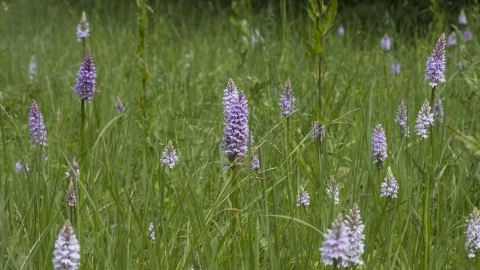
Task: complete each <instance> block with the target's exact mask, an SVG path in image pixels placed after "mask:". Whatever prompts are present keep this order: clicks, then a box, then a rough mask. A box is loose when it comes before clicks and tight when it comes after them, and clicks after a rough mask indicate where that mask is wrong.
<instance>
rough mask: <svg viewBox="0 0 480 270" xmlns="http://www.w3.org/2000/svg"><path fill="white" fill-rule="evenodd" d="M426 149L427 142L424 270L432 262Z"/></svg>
mask: <svg viewBox="0 0 480 270" xmlns="http://www.w3.org/2000/svg"><path fill="white" fill-rule="evenodd" d="M426 148H427V147H426V142H423V150H424V151H423V157H424V161H425V193H424V198H423V235H424V241H425V250H424V262H423V263H424V265H423V266H424V269H428V262H429V260H430V170H429V168H428V158H427V149H426Z"/></svg>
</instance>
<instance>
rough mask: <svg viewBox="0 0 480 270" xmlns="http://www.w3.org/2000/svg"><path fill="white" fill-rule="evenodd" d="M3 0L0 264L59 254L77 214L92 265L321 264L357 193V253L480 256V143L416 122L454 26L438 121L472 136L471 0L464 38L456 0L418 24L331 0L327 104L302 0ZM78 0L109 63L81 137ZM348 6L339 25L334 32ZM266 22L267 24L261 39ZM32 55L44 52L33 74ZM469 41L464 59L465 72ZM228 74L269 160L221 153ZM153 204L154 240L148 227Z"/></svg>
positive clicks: (459, 263)
mask: <svg viewBox="0 0 480 270" xmlns="http://www.w3.org/2000/svg"><path fill="white" fill-rule="evenodd" d="M2 3H3V4H1V5H0V36H1V39H0V104H2V108H1V109H0V115H1V117H0V119H1V122H0V127H1V141H0V179H1V181H0V206H1V208H0V254H2V256H0V268H6V269H19V268H23V269H50V268H51V267H52V263H51V260H52V253H53V248H54V242H55V239H56V236H57V234H58V231H59V229H60V227H61V226H63V224H64V222H65V219H67V218H68V219H70V220H71V222H72V226H73V228H74V231H75V233H76V235H77V238H78V239H79V241H80V246H81V269H190V268H192V267H193V268H194V269H200V268H202V269H316V268H319V269H323V264H322V262H321V260H320V252H319V247H321V245H322V241H323V240H324V237H323V235H322V233H325V232H326V230H327V228H329V227H330V226H331V223H332V221H333V220H334V218H335V217H336V216H337V215H338V213H344V214H345V213H346V212H347V210H348V209H350V208H351V207H352V205H353V203H355V202H356V203H358V205H359V208H360V211H361V212H360V213H361V216H362V219H363V221H364V224H365V235H366V241H365V253H364V255H363V257H362V258H363V260H364V262H365V266H364V268H365V269H419V268H420V267H422V268H427V269H449V268H456V269H473V268H475V266H476V267H477V268H478V267H480V265H479V263H478V262H477V261H475V260H473V259H469V258H467V252H466V250H465V248H464V243H465V234H464V232H465V229H466V227H465V220H466V218H467V216H468V214H469V213H470V212H471V211H472V209H473V207H474V206H476V205H478V204H479V199H480V183H479V180H480V175H479V171H478V160H477V159H476V158H475V156H474V155H473V154H471V152H470V151H469V150H467V148H465V147H464V146H463V145H462V144H461V143H459V142H457V141H456V140H454V139H453V138H452V136H451V135H450V134H449V133H448V131H447V130H446V129H445V128H444V126H442V125H439V124H437V123H436V124H435V126H434V127H433V128H432V129H431V130H430V132H431V137H429V138H428V139H426V140H424V139H421V138H420V137H419V136H417V135H416V134H415V132H414V124H415V119H416V116H417V112H418V110H420V107H421V105H422V103H423V102H424V100H425V99H426V98H428V99H430V95H431V88H430V86H429V85H428V83H427V82H424V81H423V78H424V70H425V62H426V60H427V58H428V57H429V56H430V54H431V52H432V50H433V48H434V46H435V42H436V41H437V39H438V37H439V36H440V35H441V33H442V32H445V33H446V34H447V36H448V35H449V34H450V32H451V31H457V40H458V42H457V45H456V46H452V47H448V48H447V73H446V80H447V82H446V83H443V84H440V86H439V87H438V88H437V89H438V92H439V96H440V98H441V99H442V100H443V105H444V108H445V120H444V122H445V123H447V124H449V125H450V126H452V127H454V128H456V129H458V130H460V131H461V132H463V133H465V134H468V135H471V136H473V137H476V138H479V137H480V132H479V130H480V129H479V128H480V127H479V126H478V120H477V119H478V113H479V109H480V108H479V105H478V94H480V93H479V90H480V89H479V88H478V85H479V84H478V83H479V82H478V78H477V75H476V74H478V63H477V62H478V54H479V42H478V41H479V39H478V36H477V34H478V33H479V32H478V30H479V29H480V25H479V24H478V17H479V16H480V12H479V10H478V8H473V7H472V8H467V6H465V8H466V13H467V16H468V19H469V24H468V26H469V28H470V29H471V30H472V32H473V41H471V42H465V41H464V40H463V39H462V31H463V29H464V27H460V26H458V24H457V16H458V12H459V11H457V10H453V11H452V10H451V9H450V7H449V6H447V5H439V6H435V5H433V7H432V9H431V10H419V11H418V12H419V14H420V15H419V16H424V15H425V16H426V17H427V18H433V19H434V21H432V22H431V23H429V24H423V23H422V24H418V25H416V24H412V23H411V20H405V21H402V20H400V19H399V18H397V17H395V16H397V14H396V13H393V10H390V9H389V10H386V11H388V12H386V11H385V10H382V11H378V10H376V9H377V8H378V7H377V6H375V5H373V6H365V7H362V9H360V10H359V13H358V14H365V11H364V10H363V8H370V9H372V10H374V11H375V12H376V13H373V14H382V15H383V16H371V17H370V18H369V19H368V21H366V20H360V19H359V18H360V17H363V16H359V15H358V16H357V15H356V14H355V13H354V12H355V10H354V9H350V8H348V7H346V6H343V7H340V9H339V13H338V14H337V17H336V19H335V22H334V25H333V28H332V29H331V30H330V32H328V33H327V35H326V36H325V38H324V40H323V66H322V90H323V102H324V103H323V107H322V111H320V112H317V111H316V109H317V105H318V88H317V77H316V76H317V74H318V70H317V69H316V67H317V66H316V65H313V61H312V59H309V58H307V57H306V52H307V49H306V46H305V43H304V37H305V36H306V37H307V39H308V38H309V34H310V22H309V19H308V16H307V11H306V7H307V6H308V3H305V5H304V6H302V5H300V7H298V12H296V11H292V10H291V9H288V12H286V13H282V12H281V10H282V9H281V3H273V5H272V9H271V12H270V11H269V9H268V8H267V7H266V6H260V7H256V8H252V9H250V8H249V6H248V1H247V2H246V3H244V2H241V3H240V4H238V5H227V6H224V5H220V4H211V3H210V2H208V1H203V2H199V3H198V4H195V5H190V4H188V3H185V2H180V3H176V4H175V3H172V4H163V3H151V4H150V7H151V8H152V11H153V12H151V11H149V10H148V9H146V8H145V9H143V11H142V9H141V8H138V7H137V5H136V3H135V2H134V1H132V2H129V3H125V4H124V5H120V4H116V5H115V4H107V3H103V2H100V1H99V2H98V3H96V4H93V5H91V6H89V5H85V6H75V5H74V4H73V3H72V4H69V3H67V2H61V1H58V2H55V3H52V4H50V5H44V4H42V3H41V1H23V0H21V1H5V2H2ZM110 5H111V6H110ZM83 10H84V11H85V12H86V14H87V19H88V21H89V23H90V29H91V36H90V37H89V38H88V39H87V41H86V42H87V44H88V46H89V47H90V48H91V50H92V54H93V58H94V60H95V65H96V68H97V74H98V76H97V91H98V92H97V93H96V94H95V96H94V100H93V102H92V103H90V104H86V127H85V129H86V132H85V144H86V147H87V149H86V150H85V151H84V152H82V142H81V141H82V138H81V135H80V134H81V132H80V126H81V113H80V107H81V105H80V100H79V99H78V97H77V96H75V95H74V94H73V87H74V85H75V79H76V76H77V72H78V68H79V66H80V63H81V61H82V60H83V57H84V47H83V44H82V43H81V42H77V40H76V37H75V31H76V27H77V24H78V23H79V21H80V18H81V12H82V11H83ZM432 11H433V13H432ZM142 12H143V13H142ZM342 12H343V13H342ZM361 12H363V13H361ZM145 14H147V15H145ZM384 14H389V15H388V18H394V19H388V18H386V17H384V16H385V15H384ZM392 14H396V15H395V16H392ZM426 14H427V15H426ZM143 15H145V16H143ZM405 16H409V14H406V15H405ZM139 17H140V18H141V20H139V19H138V18H139ZM282 18H283V21H282ZM422 20H423V21H425V19H424V18H423V19H422ZM139 21H140V22H142V23H143V25H144V26H145V28H144V30H141V27H139ZM340 24H343V25H344V26H345V30H346V35H345V37H344V38H342V37H340V36H338V35H337V32H336V30H337V27H338V26H339V25H340ZM412 25H414V26H412ZM256 28H258V29H259V31H260V34H261V39H260V40H259V41H258V43H257V45H256V46H255V48H252V46H251V37H252V34H254V32H255V29H256ZM142 31H144V32H143V33H144V35H143V37H142V35H141V34H140V33H141V32H142ZM385 33H388V34H389V35H390V37H391V38H392V49H391V50H390V51H387V52H383V51H382V49H381V48H380V39H381V38H382V36H383V35H384V34H385ZM141 44H143V45H141ZM142 46H143V47H142ZM139 48H143V50H139ZM31 55H35V59H36V63H37V75H36V77H35V78H34V79H33V80H30V79H29V75H28V62H29V59H30V57H31ZM394 59H398V61H399V63H400V64H401V67H402V71H401V73H400V74H398V75H396V76H394V75H392V74H391V73H390V67H391V64H392V63H393V61H394ZM460 59H463V60H464V61H466V62H468V68H467V69H463V70H462V71H459V69H458V62H459V61H460ZM228 78H233V80H234V81H235V83H236V85H237V87H238V89H239V90H242V91H244V92H245V94H246V97H247V98H248V100H249V109H250V116H249V125H250V129H251V131H252V134H253V136H254V143H253V144H252V145H250V148H249V151H251V152H255V153H256V154H257V155H258V157H259V159H260V163H261V170H260V171H258V172H255V171H252V170H251V169H250V167H249V166H248V162H247V163H246V164H244V165H240V166H238V167H237V168H236V170H232V169H229V170H223V169H222V168H223V162H224V161H226V159H225V158H223V156H222V155H221V153H220V150H221V146H220V141H221V137H222V133H223V126H224V123H223V116H222V108H221V100H222V97H223V89H224V88H225V87H226V84H227V80H228ZM287 78H290V80H291V82H292V87H293V93H294V95H295V97H296V100H297V102H296V106H297V108H298V110H297V111H296V112H295V113H293V114H292V115H291V116H290V117H288V119H283V118H281V117H280V110H279V106H278V100H279V97H280V94H281V91H282V89H283V87H284V85H285V82H286V80H287ZM117 96H118V97H119V98H120V99H121V100H122V102H123V103H124V104H125V106H126V111H125V113H123V114H121V115H117V114H116V113H115V109H114V105H115V101H116V98H117ZM31 99H35V100H36V102H37V103H38V105H39V108H40V110H41V112H42V114H43V117H44V121H45V124H46V127H47V132H48V142H49V146H48V147H45V148H44V150H45V151H46V153H47V155H48V158H49V160H48V162H47V163H46V164H44V163H43V161H42V158H41V155H42V151H43V150H42V148H41V147H38V146H37V147H35V148H32V146H31V143H30V142H29V133H28V132H29V131H28V111H29V108H30V104H31ZM401 100H403V101H404V102H405V104H406V105H407V108H408V119H409V127H410V133H411V135H410V137H408V138H404V139H403V140H401V139H400V129H399V126H398V125H397V124H396V123H394V119H395V113H396V109H397V106H398V105H399V104H400V101H401ZM319 115H320V116H321V117H322V119H323V123H324V124H326V127H325V131H326V137H325V140H324V142H323V143H321V144H320V143H318V141H317V140H312V139H311V138H310V132H311V130H312V127H313V122H314V121H315V120H317V119H318V117H320V116H319ZM287 122H288V124H287ZM377 124H382V126H383V128H384V129H385V132H386V135H387V143H388V158H387V160H386V161H385V164H384V166H383V167H382V168H381V169H380V170H378V169H377V167H376V166H375V165H374V164H373V158H372V156H371V155H372V149H371V138H372V133H373V129H374V127H375V126H376V125H377ZM169 140H171V141H172V142H173V145H174V146H175V148H176V149H177V153H178V154H179V157H180V163H179V164H178V165H177V166H175V167H174V168H173V169H171V170H170V169H168V168H167V167H161V166H160V157H161V154H162V152H163V149H164V147H165V145H166V144H167V143H168V141H169ZM70 157H72V158H75V159H76V160H77V161H79V163H80V165H81V168H80V172H81V174H80V179H79V181H77V184H76V186H77V189H76V192H77V204H76V206H75V207H70V206H68V205H67V204H66V203H65V195H66V191H67V188H68V184H69V181H68V180H67V179H65V172H68V171H69V170H70V165H71V164H70V160H71V159H70ZM18 160H21V161H22V163H28V164H29V166H30V171H29V173H28V174H27V176H26V177H25V176H24V175H23V173H16V171H15V164H16V162H17V161H18ZM388 167H390V168H391V169H392V172H393V175H394V176H395V178H396V179H397V181H398V184H399V185H400V189H399V194H398V198H397V199H391V198H384V197H382V198H380V197H379V194H380V187H379V186H380V184H381V182H382V181H383V178H384V177H385V176H386V174H387V168H388ZM330 176H334V177H335V179H336V180H337V182H338V183H339V184H340V185H341V186H342V188H341V190H340V203H339V204H338V205H334V204H333V199H332V198H330V197H328V196H327V194H326V185H327V183H328V182H329V179H330ZM426 181H429V185H430V198H431V199H430V200H429V209H428V211H429V214H430V215H429V216H430V228H431V229H430V239H431V240H430V241H431V243H430V244H431V245H430V252H431V259H430V260H429V262H428V263H425V262H424V261H423V258H424V256H423V253H424V251H425V250H428V247H427V248H425V245H424V235H423V232H424V229H423V228H424V227H423V224H424V223H423V222H424V213H425V212H424V202H423V198H424V193H425V186H426ZM300 185H303V186H304V187H305V190H306V191H308V193H309V194H310V197H311V204H310V205H309V206H307V207H304V206H301V207H297V206H296V201H297V200H296V197H297V191H298V189H299V187H300ZM232 196H235V197H236V198H238V204H239V205H238V207H237V208H233V207H232V202H231V200H230V198H231V197H232ZM151 222H153V223H154V225H155V236H156V239H155V241H152V240H151V239H150V238H149V236H148V235H147V230H148V226H149V224H150V223H151Z"/></svg>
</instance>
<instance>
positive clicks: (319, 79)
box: [317, 39, 323, 120]
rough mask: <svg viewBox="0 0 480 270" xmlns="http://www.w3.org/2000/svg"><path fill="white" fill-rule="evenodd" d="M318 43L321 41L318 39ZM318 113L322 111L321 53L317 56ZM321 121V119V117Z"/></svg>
mask: <svg viewBox="0 0 480 270" xmlns="http://www.w3.org/2000/svg"><path fill="white" fill-rule="evenodd" d="M320 43H322V40H321V39H320ZM317 84H318V111H319V112H321V111H322V53H320V54H319V55H318V81H317ZM321 118H322V119H320V120H323V117H321Z"/></svg>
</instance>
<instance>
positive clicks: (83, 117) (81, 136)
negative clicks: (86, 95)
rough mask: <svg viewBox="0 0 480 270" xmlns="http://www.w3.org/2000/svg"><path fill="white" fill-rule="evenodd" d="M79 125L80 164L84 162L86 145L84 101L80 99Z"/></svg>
mask: <svg viewBox="0 0 480 270" xmlns="http://www.w3.org/2000/svg"><path fill="white" fill-rule="evenodd" d="M80 115H81V118H82V119H81V121H82V123H81V125H80V138H81V159H80V160H81V162H82V164H83V163H84V162H85V156H86V151H87V150H86V144H85V99H82V101H81V105H80Z"/></svg>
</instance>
